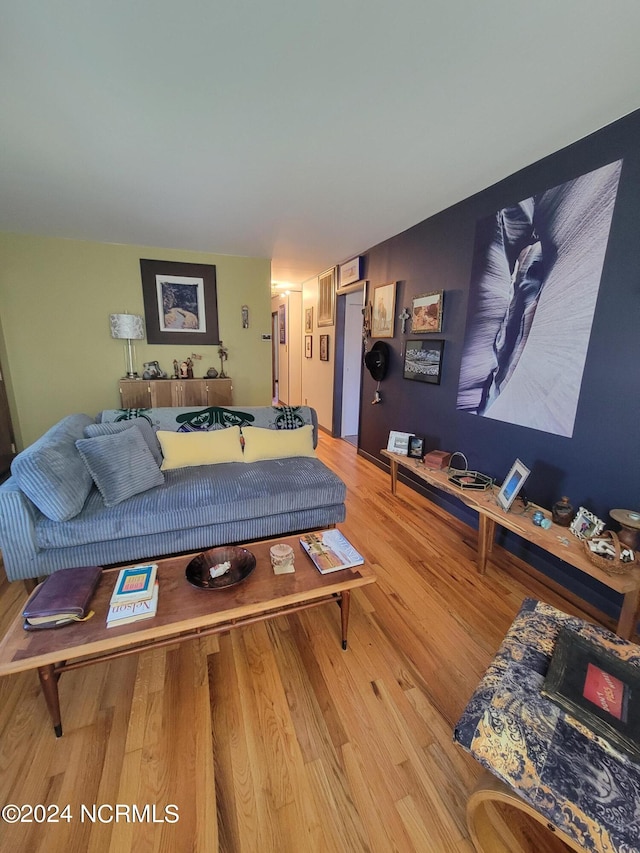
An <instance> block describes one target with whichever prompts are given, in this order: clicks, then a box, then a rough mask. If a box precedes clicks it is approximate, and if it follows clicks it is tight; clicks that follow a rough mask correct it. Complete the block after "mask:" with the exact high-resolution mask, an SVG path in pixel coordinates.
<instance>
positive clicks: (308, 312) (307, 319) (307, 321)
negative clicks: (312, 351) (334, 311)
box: [304, 305, 313, 335]
mask: <svg viewBox="0 0 640 853" xmlns="http://www.w3.org/2000/svg"><path fill="white" fill-rule="evenodd" d="M304 330H305V333H306V334H307V335H310V334H311V332H313V305H312V306H311V308H305V310H304Z"/></svg>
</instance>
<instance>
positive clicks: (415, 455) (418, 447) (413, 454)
mask: <svg viewBox="0 0 640 853" xmlns="http://www.w3.org/2000/svg"><path fill="white" fill-rule="evenodd" d="M407 456H408V457H409V458H410V459H420V461H422V457H423V456H424V438H423V437H422V436H420V435H412V436H410V438H409V447H408V449H407Z"/></svg>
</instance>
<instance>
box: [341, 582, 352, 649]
mask: <svg viewBox="0 0 640 853" xmlns="http://www.w3.org/2000/svg"><path fill="white" fill-rule="evenodd" d="M350 604H351V592H350V591H349V590H345V591H344V592H343V593H342V594H341V596H340V622H341V625H342V648H343V649H344V650H345V651H346V648H347V630H348V628H349V606H350Z"/></svg>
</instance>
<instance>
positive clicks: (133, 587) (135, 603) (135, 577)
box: [107, 563, 158, 628]
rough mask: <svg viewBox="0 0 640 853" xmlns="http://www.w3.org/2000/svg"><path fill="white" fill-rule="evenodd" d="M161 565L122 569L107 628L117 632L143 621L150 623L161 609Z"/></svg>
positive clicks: (114, 591) (111, 603)
mask: <svg viewBox="0 0 640 853" xmlns="http://www.w3.org/2000/svg"><path fill="white" fill-rule="evenodd" d="M157 570H158V565H157V563H150V564H147V565H144V566H131V567H130V568H128V569H121V570H120V574H119V575H118V579H117V581H116V585H115V588H114V590H113V595H112V596H111V601H110V602H109V612H108V614H107V628H117V627H118V626H119V625H127V624H129V623H130V622H138V621H139V620H140V619H150V618H151V617H152V616H155V615H156V610H157V609H158V580H157V578H156V572H157Z"/></svg>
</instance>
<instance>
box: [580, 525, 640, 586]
mask: <svg viewBox="0 0 640 853" xmlns="http://www.w3.org/2000/svg"><path fill="white" fill-rule="evenodd" d="M597 539H611V541H612V543H613V547H614V548H615V552H616V555H615V557H614V558H613V559H612V560H609V559H607V557H603V556H602V555H601V554H594V552H593V551H592V550H591V548H590V547H589V542H590V541H591V542H595V541H596V540H597ZM584 550H585V553H586V555H587V557H588V558H589V559H590V560H591V562H592V563H593V565H594V566H597V567H598V568H599V569H602V571H604V572H607V574H609V575H626V574H627V573H628V572H630V571H631V569H632V568H633V567H634V566H635V564H636V561H635V559H633V560H630V561H629V562H628V563H623V562H622V560H621V559H620V540H619V539H618V534H617V533H614V531H613V530H605V531H603V532H602V533H599V534H598V535H597V536H594V537H593V539H591V540H590V539H585V540H584Z"/></svg>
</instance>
